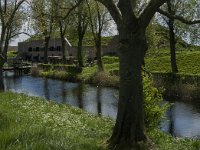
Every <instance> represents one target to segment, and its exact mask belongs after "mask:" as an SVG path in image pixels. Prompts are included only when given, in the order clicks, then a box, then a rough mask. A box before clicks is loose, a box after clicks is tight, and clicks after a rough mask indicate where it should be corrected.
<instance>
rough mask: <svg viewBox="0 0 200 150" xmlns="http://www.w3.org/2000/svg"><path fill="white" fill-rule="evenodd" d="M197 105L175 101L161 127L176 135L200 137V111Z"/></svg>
mask: <svg viewBox="0 0 200 150" xmlns="http://www.w3.org/2000/svg"><path fill="white" fill-rule="evenodd" d="M196 110H197V107H196V105H194V104H193V103H186V102H175V103H174V105H173V106H172V108H170V109H169V110H168V111H167V113H166V118H167V120H165V121H164V122H163V123H162V125H161V129H162V130H163V131H165V132H169V133H170V134H172V135H174V136H176V137H187V138H191V137H193V138H200V113H199V112H198V111H196Z"/></svg>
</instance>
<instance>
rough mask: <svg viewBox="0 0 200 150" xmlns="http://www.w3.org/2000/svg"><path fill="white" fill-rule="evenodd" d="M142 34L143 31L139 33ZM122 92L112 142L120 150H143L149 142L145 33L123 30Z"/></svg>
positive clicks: (121, 39) (121, 33)
mask: <svg viewBox="0 0 200 150" xmlns="http://www.w3.org/2000/svg"><path fill="white" fill-rule="evenodd" d="M138 30H140V29H138ZM119 37H120V44H121V47H120V52H119V58H120V89H119V104H118V114H117V120H116V124H115V127H114V131H113V134H112V136H111V138H110V140H109V143H110V147H111V148H113V149H116V150H129V149H140V145H139V144H138V142H145V141H146V139H147V137H146V134H145V125H144V112H143V83H142V65H143V59H144V56H145V52H146V50H147V44H146V37H145V30H144V29H141V30H140V31H135V32H134V31H133V30H131V29H128V28H126V27H125V28H123V29H121V30H119Z"/></svg>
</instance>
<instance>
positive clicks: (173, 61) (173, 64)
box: [169, 19, 178, 73]
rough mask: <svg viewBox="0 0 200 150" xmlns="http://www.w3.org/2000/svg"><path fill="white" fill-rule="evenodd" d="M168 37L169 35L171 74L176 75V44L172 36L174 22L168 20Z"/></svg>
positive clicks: (173, 35)
mask: <svg viewBox="0 0 200 150" xmlns="http://www.w3.org/2000/svg"><path fill="white" fill-rule="evenodd" d="M169 35H170V56H171V68H172V73H178V67H177V63H176V46H175V45H176V42H175V34H174V21H173V20H172V19H169Z"/></svg>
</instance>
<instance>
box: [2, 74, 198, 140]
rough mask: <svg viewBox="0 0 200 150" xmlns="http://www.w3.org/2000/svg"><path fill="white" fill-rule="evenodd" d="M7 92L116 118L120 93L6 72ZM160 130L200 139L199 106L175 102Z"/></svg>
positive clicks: (107, 89) (178, 135)
mask: <svg viewBox="0 0 200 150" xmlns="http://www.w3.org/2000/svg"><path fill="white" fill-rule="evenodd" d="M4 82H5V88H6V90H7V91H13V92H17V93H24V94H27V95H30V96H39V97H43V98H45V99H46V100H51V101H54V102H57V103H63V104H69V105H72V106H74V107H79V108H81V109H84V110H86V111H88V112H90V113H93V114H99V115H103V116H107V117H110V118H112V119H115V118H116V114H117V101H118V100H117V95H118V90H117V89H113V88H102V87H96V86H91V85H85V84H81V83H70V82H65V81H58V80H52V79H44V78H35V77H31V76H21V77H14V76H13V74H12V73H11V72H6V73H5V79H4ZM173 101H174V102H173V106H172V107H171V108H170V109H169V110H168V111H167V112H166V119H165V120H164V121H163V122H162V123H161V126H160V128H161V130H163V131H164V132H168V133H170V134H172V135H173V136H176V137H187V138H200V103H198V102H195V103H194V102H193V103H192V102H181V101H175V100H173Z"/></svg>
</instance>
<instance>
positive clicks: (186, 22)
mask: <svg viewBox="0 0 200 150" xmlns="http://www.w3.org/2000/svg"><path fill="white" fill-rule="evenodd" d="M158 12H159V13H160V14H161V15H164V16H166V17H168V18H170V19H176V20H179V21H181V22H182V23H185V24H188V25H192V24H198V23H200V20H187V19H185V18H184V17H182V16H177V15H172V14H169V13H167V12H165V11H163V10H162V9H158Z"/></svg>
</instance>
